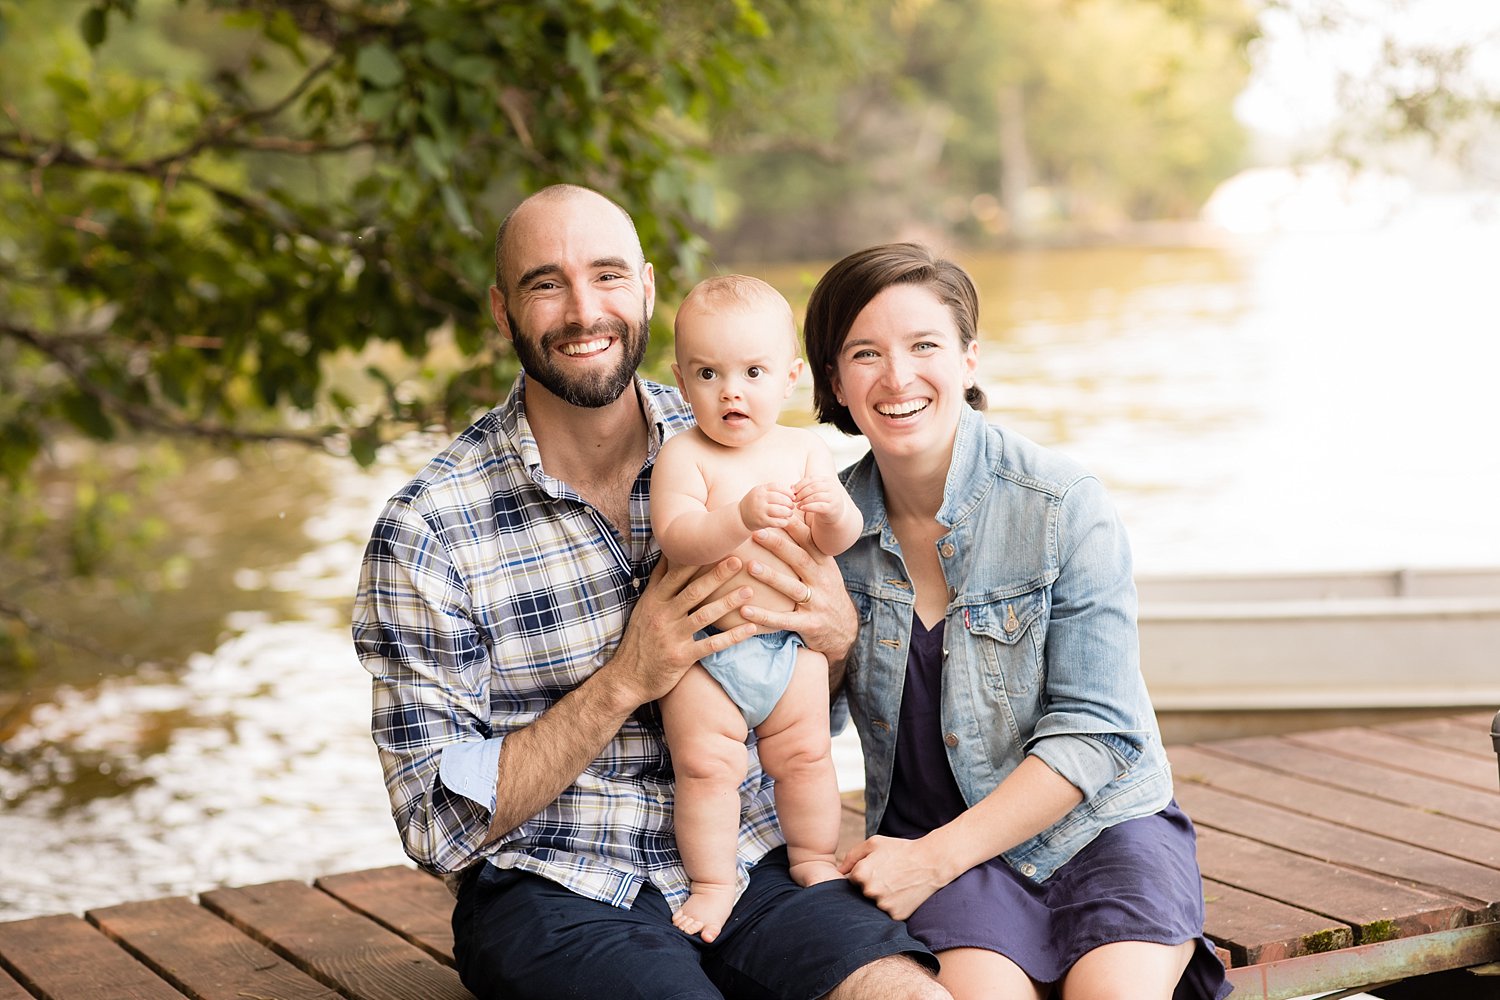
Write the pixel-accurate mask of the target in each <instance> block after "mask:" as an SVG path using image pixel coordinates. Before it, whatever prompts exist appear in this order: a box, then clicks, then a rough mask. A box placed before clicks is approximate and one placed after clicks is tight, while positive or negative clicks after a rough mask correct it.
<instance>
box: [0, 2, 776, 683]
mask: <svg viewBox="0 0 1500 1000" xmlns="http://www.w3.org/2000/svg"><path fill="white" fill-rule="evenodd" d="M799 11H800V7H799V5H798V4H797V3H796V2H795V0H703V2H700V3H695V4H692V5H677V4H666V3H662V2H659V0H536V2H525V3H521V2H502V0H328V2H316V3H314V2H307V0H59V2H55V3H47V4H42V3H32V2H20V0H0V94H3V95H4V97H3V100H0V505H3V506H4V507H5V509H6V511H7V518H8V520H7V522H6V524H5V525H4V526H3V527H4V528H5V530H6V534H5V537H4V538H0V578H3V579H0V622H4V628H3V629H0V659H4V660H10V661H11V662H15V661H17V660H20V659H23V658H24V655H25V654H26V651H25V650H24V649H23V648H22V640H23V639H24V635H25V634H27V633H29V632H31V631H33V630H34V628H35V626H36V623H37V621H38V619H37V618H36V616H35V613H34V609H28V608H27V607H26V606H25V604H24V603H23V601H24V600H25V597H26V594H28V593H29V594H31V596H32V597H33V598H35V596H36V594H37V592H36V591H27V590H25V588H24V586H23V585H22V584H21V583H19V582H18V581H21V580H22V579H23V578H26V579H30V578H33V577H37V576H39V575H40V576H46V575H49V574H60V575H67V574H70V573H90V572H96V571H99V570H101V569H110V564H109V563H108V561H107V560H106V559H104V558H103V555H102V552H103V546H105V545H106V543H107V542H108V541H109V540H110V539H122V538H124V537H125V536H127V535H128V534H129V531H128V530H126V526H127V525H128V524H129V523H130V522H129V518H125V517H123V516H122V515H121V513H120V511H119V509H118V503H117V499H118V496H119V491H118V490H117V489H116V488H114V487H113V486H111V485H108V484H110V483H114V482H116V481H117V480H116V479H115V478H111V475H112V474H111V473H110V472H109V470H108V469H107V467H106V466H107V465H108V464H109V463H107V462H105V463H104V464H103V465H100V464H98V463H99V461H100V460H98V459H97V458H95V459H89V458H80V457H79V456H80V455H90V454H94V453H93V452H90V451H88V450H87V449H81V448H78V447H73V445H76V444H77V442H79V441H80V440H82V441H95V442H106V443H108V442H135V441H138V440H146V439H150V438H161V437H167V438H176V439H180V440H184V441H193V440H197V441H203V442H206V443H208V444H210V445H212V446H214V447H216V448H220V449H223V448H225V447H228V446H234V447H239V446H243V445H245V444H246V443H250V442H258V441H293V442H299V443H302V444H305V445H308V446H311V447H314V448H319V449H326V450H330V451H334V452H337V453H344V454H350V455H352V456H353V457H354V458H355V459H357V460H358V461H359V462H361V463H369V462H371V461H372V460H373V459H374V457H375V454H376V451H377V448H378V447H379V446H380V444H381V443H382V442H384V441H387V440H390V439H391V438H393V437H395V436H397V435H399V434H400V433H402V432H403V430H405V429H408V428H411V427H419V426H434V425H450V426H451V425H452V424H455V423H459V424H461V423H463V422H466V421H467V420H468V419H469V418H470V416H471V415H472V413H473V412H474V411H475V409H476V408H479V407H488V406H491V405H493V404H494V403H495V402H496V400H497V398H498V397H499V396H500V395H501V394H502V393H503V390H504V388H505V386H506V385H507V384H508V382H509V379H510V376H511V372H512V366H513V360H512V358H511V357H510V355H509V354H508V353H507V352H506V351H505V350H504V348H503V341H501V340H500V338H498V337H495V336H493V335H492V323H491V321H490V318H489V315H488V310H487V304H486V301H485V289H486V287H487V285H488V284H489V282H490V271H491V268H492V265H491V264H490V263H489V261H490V258H491V246H490V235H489V234H490V233H491V232H492V231H493V228H494V226H495V224H496V223H497V222H498V221H499V217H500V215H501V214H503V212H504V211H506V210H507V209H508V208H509V207H510V206H511V205H512V204H514V202H515V201H516V200H518V199H519V197H520V196H521V195H523V194H524V193H526V192H529V191H532V190H535V189H537V188H539V187H541V186H544V185H546V184H548V183H552V182H557V181H564V180H566V181H572V182H578V183H584V184H588V185H591V186H594V187H596V188H598V189H600V190H602V191H604V192H606V193H608V194H610V195H611V196H613V197H615V198H616V199H618V200H619V201H620V202H621V203H622V204H624V205H625V206H627V207H628V208H629V209H631V210H632V212H633V214H634V215H635V217H636V219H637V222H638V225H639V229H640V235H641V238H642V242H643V244H644V245H645V247H646V249H647V253H648V255H649V256H650V258H651V259H652V260H653V261H654V262H655V264H656V266H657V273H658V276H659V286H660V287H662V288H663V290H664V292H665V294H667V295H671V294H672V293H673V291H674V289H675V288H677V287H680V286H681V285H682V284H683V283H684V282H686V281H688V280H690V279H691V278H692V277H693V276H694V275H695V273H696V271H697V269H698V266H699V260H700V258H701V256H702V253H703V249H704V242H703V239H702V237H701V236H700V235H699V234H700V231H701V230H702V229H703V228H704V227H705V226H706V225H707V223H708V222H709V213H710V212H711V210H712V199H711V197H710V196H709V188H708V186H707V180H706V178H705V176H704V166H705V162H706V160H705V151H704V137H705V136H706V134H707V132H708V130H709V128H710V125H711V122H712V120H713V119H714V117H715V116H716V115H719V114H722V113H723V111H724V109H725V108H726V106H727V105H728V104H729V103H730V102H731V101H732V99H733V97H734V95H735V93H737V92H738V91H739V90H740V89H741V88H750V89H765V85H764V83H763V81H764V80H765V79H767V78H768V75H769V73H770V72H771V70H772V67H773V55H774V54H775V52H776V45H777V43H778V41H779V39H778V32H787V31H795V30H800V29H798V27H797V26H798V25H799V24H800V23H801V22H802V20H803V15H802V14H801V13H800V12H799ZM658 340H660V338H658ZM50 480H66V481H69V482H73V483H74V484H75V485H76V484H77V483H82V482H90V483H96V484H97V485H96V486H95V487H94V492H93V493H92V494H90V493H88V492H87V491H82V492H80V491H79V490H82V488H81V487H79V489H78V490H69V489H66V488H62V489H43V488H41V485H40V484H41V483H43V482H44V481H50ZM143 523H144V522H143ZM27 524H31V525H33V526H35V525H36V524H46V525H49V526H51V528H52V529H55V530H50V531H47V532H42V533H36V532H33V534H32V535H27V533H26V528H25V526H26V525H27ZM28 537H33V538H35V539H38V540H41V539H44V538H45V539H46V540H48V541H49V543H50V548H49V549H48V553H47V554H48V558H49V559H50V563H49V564H48V565H47V567H46V568H45V569H43V568H40V564H39V563H37V562H36V559H37V558H38V557H39V553H38V551H37V550H36V549H35V548H34V547H28V546H27V545H25V544H20V543H19V542H18V540H24V539H26V538H28ZM70 553H71V556H70V555H69V554H70ZM110 571H111V572H118V571H119V568H118V567H114V568H112V569H110ZM7 650H9V652H7Z"/></svg>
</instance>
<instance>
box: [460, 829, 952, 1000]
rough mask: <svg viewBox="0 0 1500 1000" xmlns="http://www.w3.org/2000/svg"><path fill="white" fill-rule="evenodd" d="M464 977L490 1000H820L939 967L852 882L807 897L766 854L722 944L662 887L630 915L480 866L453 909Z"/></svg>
mask: <svg viewBox="0 0 1500 1000" xmlns="http://www.w3.org/2000/svg"><path fill="white" fill-rule="evenodd" d="M453 953H454V957H455V960H456V964H457V966H458V973H459V977H460V978H461V979H462V980H463V983H464V985H465V986H466V987H468V988H469V990H470V991H471V992H472V993H473V994H474V995H475V996H476V997H479V998H480V1000H490V998H496V1000H499V998H505V1000H528V998H536V1000H542V998H549V1000H550V998H554V997H579V998H583V1000H589V998H595V997H609V998H612V1000H613V998H619V1000H628V998H640V1000H688V998H692V1000H699V998H702V1000H719V998H721V997H728V998H731V1000H772V998H775V1000H813V998H814V997H820V996H822V995H823V994H825V993H827V992H829V991H830V990H832V989H833V988H834V987H835V986H837V985H838V984H839V983H841V982H843V981H844V980H845V979H846V978H847V977H848V976H849V975H850V973H852V972H854V971H855V970H856V969H858V968H860V967H862V966H864V965H867V964H869V963H870V962H873V961H875V960H876V959H878V958H884V957H885V956H887V955H901V954H906V955H910V956H911V957H912V958H914V959H915V960H917V961H918V962H920V963H921V964H923V965H924V966H926V967H927V968H928V969H931V970H933V971H936V970H937V960H936V959H935V958H933V957H932V953H931V952H929V951H928V950H927V949H926V948H925V947H924V946H923V945H921V944H919V943H918V942H917V941H916V940H915V939H913V938H911V937H910V936H908V935H907V933H906V926H905V925H904V924H901V923H899V922H897V921H894V920H892V919H891V918H890V917H888V916H886V915H885V914H884V913H882V912H881V911H880V910H878V909H876V907H875V906H874V904H872V903H871V902H870V901H869V900H867V899H865V897H864V896H862V895H860V893H859V891H858V890H857V889H855V888H854V886H853V885H852V884H851V883H849V882H846V881H845V880H843V879H835V880H833V881H830V882H821V883H819V884H818V885H814V886H810V887H808V888H805V889H804V888H802V887H800V886H798V885H797V884H796V883H795V882H793V881H792V878H791V875H790V874H789V873H788V872H787V861H786V848H784V847H782V848H777V849H776V850H774V851H772V852H771V853H770V854H768V855H766V856H765V858H764V859H762V860H761V862H760V863H759V864H757V865H756V866H755V867H754V868H753V869H751V872H750V885H749V887H748V888H746V890H745V893H744V895H742V896H741V897H740V899H739V902H737V903H736V904H735V906H734V912H732V913H731V914H730V915H729V920H728V922H727V923H725V925H724V929H723V930H722V931H721V932H720V934H719V936H718V938H716V939H715V940H714V942H713V944H704V943H703V942H702V941H701V940H700V939H698V938H696V937H688V936H687V935H686V934H684V933H683V932H682V931H680V930H678V929H677V928H676V927H673V926H672V913H671V910H670V908H669V907H668V906H667V902H666V900H665V899H664V898H663V897H662V895H661V893H660V892H658V891H657V890H656V888H655V887H654V886H651V885H649V884H648V885H645V886H642V887H641V890H640V892H639V894H637V896H636V900H635V905H634V906H632V907H631V908H630V909H628V910H625V909H620V908H618V907H614V906H610V905H609V904H608V903H601V902H597V901H595V900H592V899H587V898H585V897H583V896H579V895H577V894H576V893H573V892H570V891H569V890H567V889H565V888H563V887H562V886H560V885H558V884H556V883H555V882H552V881H550V880H548V879H545V878H542V877H541V876H539V875H533V874H531V873H529V872H521V871H516V870H514V869H501V868H496V867H495V866H494V865H490V864H485V865H482V866H479V869H478V871H476V872H474V873H472V874H470V875H469V876H468V877H467V878H465V879H464V882H463V885H462V886H461V887H460V888H459V892H458V905H457V906H456V907H454V910H453Z"/></svg>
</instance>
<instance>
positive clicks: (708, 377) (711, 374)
mask: <svg viewBox="0 0 1500 1000" xmlns="http://www.w3.org/2000/svg"><path fill="white" fill-rule="evenodd" d="M718 377H719V373H718V372H716V371H714V370H713V369H712V368H699V369H698V381H699V382H712V381H713V380H714V379H716V378H718Z"/></svg>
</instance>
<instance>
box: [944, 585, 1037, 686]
mask: <svg viewBox="0 0 1500 1000" xmlns="http://www.w3.org/2000/svg"><path fill="white" fill-rule="evenodd" d="M1050 597H1051V590H1050V589H1049V588H1047V587H1039V588H1037V589H1036V590H1032V591H1028V592H1025V593H1021V594H1015V595H1012V596H1009V597H1003V598H999V599H997V600H994V601H989V602H986V603H983V604H972V605H969V606H968V607H965V608H964V610H963V615H964V625H965V627H966V628H967V629H968V631H969V634H970V635H971V636H972V637H973V641H974V643H975V645H976V646H977V647H978V649H979V654H980V660H981V662H982V663H983V665H984V669H985V671H986V673H988V674H989V676H990V679H991V681H992V682H994V683H998V684H1001V685H1003V686H1004V688H1005V693H1006V694H1008V695H1028V694H1031V693H1033V692H1034V691H1036V690H1037V688H1038V687H1039V686H1040V684H1041V681H1042V677H1043V676H1044V674H1045V673H1046V658H1045V655H1044V649H1045V647H1046V637H1047V609H1048V606H1049V604H1050Z"/></svg>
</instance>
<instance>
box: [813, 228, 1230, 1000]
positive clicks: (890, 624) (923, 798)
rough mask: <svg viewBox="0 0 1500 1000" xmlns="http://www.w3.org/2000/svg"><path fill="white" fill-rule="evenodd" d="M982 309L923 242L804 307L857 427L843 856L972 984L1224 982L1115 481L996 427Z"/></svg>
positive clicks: (1150, 991) (1068, 992)
mask: <svg viewBox="0 0 1500 1000" xmlns="http://www.w3.org/2000/svg"><path fill="white" fill-rule="evenodd" d="M977 325H978V298H977V295H976V294H975V291H974V286H973V283H972V282H971V281H970V279H969V277H968V275H967V274H965V273H964V272H963V270H962V269H960V268H959V267H957V266H956V265H954V264H952V263H951V262H948V261H945V260H941V259H938V258H936V257H934V256H933V255H932V254H931V253H930V252H928V251H927V250H926V249H924V248H922V247H920V246H917V245H915V244H910V243H901V244H892V245H888V246H880V247H874V248H871V249H869V250H864V251H861V252H859V253H855V254H852V255H851V256H849V257H847V258H845V259H844V260H842V261H840V262H839V263H838V264H835V265H834V266H833V268H832V269H831V270H830V271H829V272H828V273H827V274H826V275H824V276H823V279H822V280H821V281H820V282H819V283H818V285H817V287H816V288H815V289H814V290H813V293H812V297H811V299H810V301H809V302H808V307H807V318H806V324H805V329H806V338H807V354H808V361H809V367H811V368H812V370H813V376H814V403H815V406H816V408H817V411H818V416H819V418H820V419H821V420H822V421H824V422H825V423H832V424H833V425H834V426H836V427H838V428H839V429H840V430H842V431H844V432H845V433H848V434H863V435H864V436H865V437H866V438H867V439H868V441H869V444H870V452H869V454H867V455H866V456H865V457H864V458H863V459H862V460H860V461H859V462H858V463H856V464H855V465H854V466H852V467H851V468H850V469H848V470H846V472H845V473H844V479H845V481H846V484H847V486H848V488H849V492H850V494H851V495H852V496H853V497H854V500H855V502H856V503H858V504H859V506H860V508H861V510H862V511H863V512H864V515H865V528H864V533H863V534H862V535H861V537H860V539H859V540H858V541H857V542H855V544H854V546H853V547H852V548H851V549H849V550H848V551H847V552H845V553H844V555H842V556H840V557H839V565H840V568H841V570H842V571H843V574H844V579H845V582H846V584H847V585H848V589H849V593H850V596H851V597H852V599H853V600H854V604H855V608H856V609H857V611H858V612H859V615H860V630H859V638H858V639H857V640H856V642H855V645H854V648H853V649H852V650H851V652H850V655H849V659H848V665H847V670H846V678H845V679H846V690H847V692H848V696H849V699H850V705H851V708H852V711H853V716H854V719H855V724H856V726H857V728H858V729H859V735H860V740H861V742H862V744H863V746H864V753H865V781H866V788H865V805H866V814H865V815H866V823H867V828H868V832H873V833H876V834H877V835H876V836H872V837H870V838H869V839H868V840H866V841H865V842H864V843H863V844H861V845H859V846H857V847H855V848H854V849H853V850H851V851H850V852H849V854H848V855H847V856H846V857H845V859H844V861H843V865H842V868H843V870H844V871H845V873H846V874H847V875H848V876H849V878H850V879H851V880H852V881H854V882H855V883H856V884H857V885H859V886H860V887H861V888H862V889H863V891H864V892H865V894H866V895H868V896H869V897H871V898H872V899H874V900H875V901H876V903H877V904H878V905H879V906H880V907H881V908H882V909H884V910H885V911H886V912H888V913H890V914H891V915H892V916H894V917H896V918H898V919H905V920H907V922H908V927H909V928H910V930H911V931H912V933H913V935H914V936H915V937H917V938H918V939H919V940H921V941H922V942H923V943H924V944H926V945H927V946H928V947H930V948H932V949H933V951H935V952H937V953H938V956H939V958H940V960H941V962H942V974H941V977H940V978H941V981H942V983H943V984H944V985H945V986H947V987H948V989H949V990H950V991H951V992H952V993H953V995H954V996H955V997H958V998H960V1000H963V998H972V997H1026V998H1042V997H1047V996H1049V995H1050V994H1051V991H1052V989H1053V987H1054V986H1056V987H1057V988H1058V990H1059V992H1060V995H1061V996H1062V997H1063V998H1064V1000H1075V998H1085V997H1104V996H1111V997H1121V996H1128V997H1131V998H1148V997H1161V998H1167V997H1177V998H1185V997H1221V996H1224V995H1227V993H1228V992H1229V988H1228V986H1227V985H1225V983H1224V972H1223V967H1222V966H1221V965H1220V963H1219V961H1218V959H1217V958H1216V957H1215V955H1214V952H1213V948H1212V946H1211V945H1210V944H1209V943H1208V941H1207V940H1206V939H1205V938H1204V937H1203V930H1202V928H1203V895H1202V885H1201V882H1200V881H1199V871H1198V864H1197V855H1196V848H1195V841H1194V835H1193V829H1192V825H1191V824H1190V823H1189V822H1188V819H1187V817H1186V816H1184V815H1183V814H1182V813H1181V812H1180V811H1179V810H1178V809H1177V807H1176V805H1175V803H1174V802H1173V801H1172V778H1171V772H1170V770H1169V768H1168V765H1167V760H1166V755H1165V754H1164V752H1163V750H1162V745H1161V737H1160V734H1159V732H1158V730H1157V725H1156V717H1155V715H1154V713H1153V711H1152V708H1151V703H1150V701H1149V699H1148V697H1147V694H1146V689H1145V685H1144V684H1143V682H1142V680H1141V675H1140V670H1139V666H1138V657H1137V648H1136V625H1135V587H1134V583H1133V581H1132V578H1131V562H1130V551H1129V545H1128V542H1127V540H1126V537H1125V532H1124V529H1123V528H1122V526H1121V525H1120V522H1119V520H1118V518H1117V517H1116V515H1115V513H1114V509H1113V507H1112V506H1111V504H1110V502H1109V499H1108V498H1107V496H1106V495H1105V493H1104V490H1103V488H1102V487H1101V486H1100V484H1099V482H1098V480H1096V479H1094V478H1093V477H1092V476H1090V475H1088V474H1087V473H1086V472H1084V471H1083V470H1082V469H1080V468H1078V467H1077V466H1076V465H1075V464H1073V463H1072V462H1071V461H1069V460H1067V459H1065V458H1063V457H1062V456H1060V455H1058V454H1056V453H1054V452H1050V451H1048V450H1046V449H1043V448H1041V447H1039V446H1037V445H1035V444H1033V443H1032V442H1030V441H1028V440H1026V439H1024V438H1022V437H1021V436H1019V435H1017V434H1014V433H1012V432H1010V431H1007V430H1002V429H1000V428H998V427H992V426H988V425H986V423H985V421H984V419H983V417H982V416H981V415H980V413H979V412H976V411H980V410H982V409H983V407H984V394H983V392H981V391H980V390H979V389H978V388H976V387H975V384H974V379H975V372H976V370H977V367H978V350H979V345H978V341H977Z"/></svg>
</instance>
